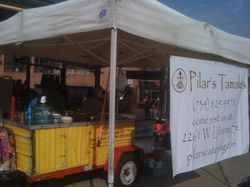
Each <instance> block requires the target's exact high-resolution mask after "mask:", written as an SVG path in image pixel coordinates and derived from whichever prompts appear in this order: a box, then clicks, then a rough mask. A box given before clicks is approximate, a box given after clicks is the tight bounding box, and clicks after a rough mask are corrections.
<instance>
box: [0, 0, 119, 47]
mask: <svg viewBox="0 0 250 187" xmlns="http://www.w3.org/2000/svg"><path fill="white" fill-rule="evenodd" d="M113 9H114V6H110V5H109V4H108V1H107V0H98V1H93V0H70V1H66V2H63V3H58V4H55V5H51V6H45V7H40V8H32V9H24V10H22V11H21V12H19V14H17V15H15V16H14V17H12V18H11V19H8V20H6V21H4V22H1V23H0V28H1V30H2V28H3V27H4V28H5V30H4V32H1V33H0V45H3V44H6V43H16V42H22V41H29V40H34V39H42V38H51V37H55V36H62V35H68V34H72V33H81V32H87V31H92V30H99V29H104V28H108V27H112V26H113V18H114V15H113V12H114V10H113ZM17 23H18V24H19V27H18V28H17ZM7 26H9V27H7ZM2 31H3V30H2ZM17 31H18V32H19V34H18V35H17V34H14V36H12V37H10V36H9V35H11V34H10V33H13V32H17ZM17 36H18V37H19V38H18V39H17V38H16V37H17ZM3 38H4V39H3Z"/></svg>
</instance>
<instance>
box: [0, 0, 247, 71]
mask: <svg viewBox="0 0 250 187" xmlns="http://www.w3.org/2000/svg"><path fill="white" fill-rule="evenodd" d="M113 28H115V29H117V30H118V42H117V65H120V66H128V67H166V66H168V65H169V56H171V55H176V56H183V57H191V58H198V59H205V60H212V61H221V62H227V63H242V64H249V63H250V55H248V54H249V51H250V40H249V39H246V38H242V37H238V36H234V35H231V34H228V33H226V32H223V31H221V30H219V29H217V28H215V27H213V26H211V25H209V24H207V23H203V22H198V21H195V20H193V19H191V18H188V17H186V16H184V15H182V14H180V13H178V12H176V11H174V10H173V9H170V8H168V7H166V6H165V5H163V4H161V3H159V2H158V1H155V0H137V1H133V0H119V1H115V0H70V1H66V2H62V3H58V4H54V5H50V6H46V7H41V8H33V9H24V10H23V11H21V12H19V13H18V14H16V15H15V16H13V17H11V18H9V19H8V20H6V21H3V22H1V23H0V51H1V52H5V53H12V54H19V55H26V56H35V57H40V58H50V59H57V60H60V61H72V62H79V63H86V64H95V65H100V66H109V65H110V45H111V44H110V43H111V32H110V30H111V29H113Z"/></svg>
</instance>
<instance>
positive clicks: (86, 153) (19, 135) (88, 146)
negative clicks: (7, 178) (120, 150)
mask: <svg viewBox="0 0 250 187" xmlns="http://www.w3.org/2000/svg"><path fill="white" fill-rule="evenodd" d="M3 126H4V127H6V128H10V129H12V130H13V132H14V135H15V144H16V158H17V169H18V170H21V171H24V172H25V173H26V174H27V176H30V177H33V176H37V175H43V177H46V176H47V175H46V174H48V173H52V172H57V171H61V170H67V169H72V168H79V167H81V168H83V171H86V170H88V169H92V166H93V162H94V156H95V147H96V142H97V139H98V133H99V126H100V124H99V122H98V121H83V122H73V123H56V124H38V125H27V124H23V123H20V122H17V121H11V120H8V119H3ZM134 133H135V121H134V120H131V119H120V120H117V121H116V126H115V147H123V146H130V145H134ZM108 134H109V130H108V122H107V121H106V122H105V123H104V129H103V133H102V141H101V147H100V149H99V151H98V157H97V160H96V166H102V165H105V163H106V161H107V157H108V137H109V136H108ZM82 166H83V167H82ZM57 177H59V178H60V176H57Z"/></svg>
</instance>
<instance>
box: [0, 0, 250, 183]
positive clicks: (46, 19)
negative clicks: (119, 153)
mask: <svg viewBox="0 0 250 187" xmlns="http://www.w3.org/2000/svg"><path fill="white" fill-rule="evenodd" d="M0 51H1V52H4V53H11V54H19V55H26V56H35V57H41V58H50V59H57V60H60V61H72V62H79V63H86V64H96V65H100V66H110V68H111V75H110V80H111V82H110V97H111V98H113V99H110V112H109V114H110V117H109V119H110V122H109V127H110V136H109V137H110V152H109V153H110V155H109V173H110V176H111V177H110V179H109V182H110V184H112V183H113V179H112V174H113V163H112V160H113V156H114V155H113V154H114V144H113V139H114V136H113V134H114V125H115V119H114V111H115V100H114V98H115V85H116V84H115V76H116V66H117V65H120V66H128V67H167V66H168V65H169V57H170V55H176V56H182V57H191V58H197V59H205V60H212V61H220V62H226V63H235V64H247V65H248V64H250V55H249V51H250V40H249V39H246V38H242V37H238V36H234V35H231V34H228V33H225V32H223V31H221V30H219V29H217V28H215V27H213V26H211V25H209V24H207V23H203V22H199V21H195V20H193V19H191V18H188V17H187V16H185V15H182V14H180V13H178V12H176V11H174V10H172V9H170V8H168V7H166V6H165V5H163V4H161V3H159V2H158V1H155V0H69V1H66V2H63V3H59V4H55V5H51V6H47V7H41V8H34V9H25V10H22V11H20V12H19V13H17V14H16V15H15V16H13V17H11V18H9V19H8V20H6V21H3V22H1V23H0Z"/></svg>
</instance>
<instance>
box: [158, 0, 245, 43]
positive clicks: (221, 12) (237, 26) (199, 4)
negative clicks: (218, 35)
mask: <svg viewBox="0 0 250 187" xmlns="http://www.w3.org/2000/svg"><path fill="white" fill-rule="evenodd" d="M158 1H159V2H161V3H163V4H165V5H166V6H168V7H170V8H172V9H174V10H176V11H178V12H180V13H182V14H184V15H186V16H188V17H190V18H193V19H195V20H198V21H202V22H207V23H209V24H211V25H213V26H215V27H217V28H219V29H221V30H223V31H226V32H228V33H230V34H234V35H238V36H242V37H246V38H249V39H250V0H158Z"/></svg>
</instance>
